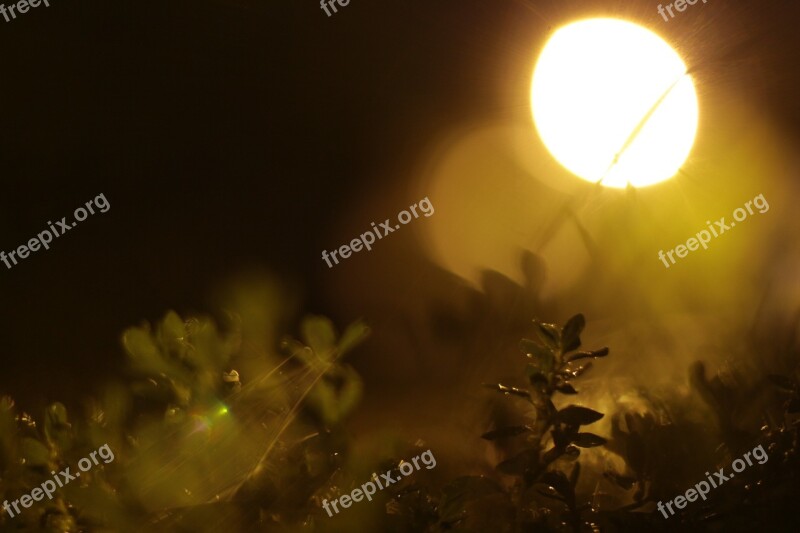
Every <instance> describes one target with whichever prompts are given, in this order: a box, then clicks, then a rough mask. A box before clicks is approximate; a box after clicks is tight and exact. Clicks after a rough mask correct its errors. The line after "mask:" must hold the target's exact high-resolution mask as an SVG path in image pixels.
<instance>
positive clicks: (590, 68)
mask: <svg viewBox="0 0 800 533" xmlns="http://www.w3.org/2000/svg"><path fill="white" fill-rule="evenodd" d="M531 105H532V109H533V118H534V122H535V124H536V129H537V130H538V132H539V136H540V137H541V139H542V142H543V143H544V145H545V146H546V147H547V149H548V150H549V151H550V153H551V154H552V155H553V157H555V159H556V160H557V161H558V162H559V163H561V165H563V166H564V167H566V168H567V169H568V170H569V171H571V172H572V173H574V174H576V175H577V176H579V177H581V178H583V179H585V180H587V181H590V182H593V183H596V182H601V183H602V184H603V185H607V186H609V187H620V188H621V187H626V186H627V185H628V184H630V185H633V186H635V187H642V186H645V185H651V184H653V183H657V182H659V181H663V180H665V179H668V178H670V177H672V176H673V175H675V173H676V172H677V171H678V169H679V168H680V167H681V165H682V164H683V163H684V161H685V160H686V158H687V157H688V155H689V152H690V151H691V149H692V145H693V144H694V138H695V134H696V132H697V115H698V113H697V95H696V93H695V88H694V84H693V82H692V78H691V77H690V76H689V75H688V74H687V73H686V65H685V64H684V63H683V61H682V60H681V58H680V57H679V56H678V54H677V53H676V52H675V51H674V50H673V49H672V48H671V47H670V45H669V44H667V43H666V42H665V41H664V40H663V39H661V38H660V37H659V36H658V35H656V34H655V33H653V32H651V31H649V30H647V29H645V28H642V27H641V26H637V25H636V24H632V23H630V22H625V21H622V20H616V19H589V20H583V21H579V22H575V23H572V24H569V25H567V26H564V27H563V28H561V29H559V30H558V31H556V32H555V33H554V34H553V36H552V37H551V38H550V41H549V42H548V43H547V45H546V46H545V47H544V50H543V51H542V53H541V55H540V56H539V60H538V61H537V63H536V68H535V69H534V72H533V84H532V86H531Z"/></svg>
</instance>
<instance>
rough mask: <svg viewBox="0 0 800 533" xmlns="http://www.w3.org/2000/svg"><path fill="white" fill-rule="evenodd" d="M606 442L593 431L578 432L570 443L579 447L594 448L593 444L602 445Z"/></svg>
mask: <svg viewBox="0 0 800 533" xmlns="http://www.w3.org/2000/svg"><path fill="white" fill-rule="evenodd" d="M606 442H608V441H607V440H606V439H604V438H603V437H601V436H600V435H595V434H594V433H578V435H577V437H576V438H575V439H573V441H572V443H573V444H574V445H575V446H580V447H581V448H594V447H595V446H602V445H603V444H605V443H606Z"/></svg>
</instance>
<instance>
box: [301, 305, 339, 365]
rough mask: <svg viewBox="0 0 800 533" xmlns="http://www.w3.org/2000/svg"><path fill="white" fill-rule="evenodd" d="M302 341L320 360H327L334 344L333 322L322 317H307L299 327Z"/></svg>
mask: <svg viewBox="0 0 800 533" xmlns="http://www.w3.org/2000/svg"><path fill="white" fill-rule="evenodd" d="M301 330H302V334H303V341H304V342H305V343H306V344H307V345H308V346H310V347H311V349H312V350H314V353H316V354H317V355H318V356H319V357H320V358H322V359H324V360H326V361H327V360H328V359H329V358H330V355H331V353H332V351H333V349H334V347H335V344H336V330H335V329H334V328H333V322H331V321H330V320H329V319H327V318H325V317H323V316H316V315H312V316H308V317H306V318H305V319H304V320H303V323H302V325H301Z"/></svg>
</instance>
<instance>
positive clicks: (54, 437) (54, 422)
mask: <svg viewBox="0 0 800 533" xmlns="http://www.w3.org/2000/svg"><path fill="white" fill-rule="evenodd" d="M69 430H70V423H69V420H68V419H67V408H66V407H64V404H61V403H58V402H56V403H54V404H51V405H50V406H49V407H48V408H47V410H46V411H45V418H44V435H45V438H46V439H47V442H49V443H50V444H51V445H55V446H57V447H58V448H59V449H61V450H64V449H65V448H67V447H68V446H69V444H70V431H69Z"/></svg>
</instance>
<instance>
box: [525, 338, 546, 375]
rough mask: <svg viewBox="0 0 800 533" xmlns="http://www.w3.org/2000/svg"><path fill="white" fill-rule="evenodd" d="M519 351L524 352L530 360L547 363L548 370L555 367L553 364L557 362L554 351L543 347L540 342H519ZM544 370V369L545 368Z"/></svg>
mask: <svg viewBox="0 0 800 533" xmlns="http://www.w3.org/2000/svg"><path fill="white" fill-rule="evenodd" d="M519 349H520V350H522V352H523V353H525V354H526V355H527V356H528V357H529V358H531V359H533V360H534V361H537V362H539V361H541V362H547V365H545V366H547V369H550V368H552V367H553V363H554V361H555V354H554V353H553V350H551V349H550V348H548V347H546V346H542V345H541V344H539V343H538V342H534V341H532V340H530V339H522V340H521V341H519ZM540 366H542V365H540ZM543 370H544V368H543Z"/></svg>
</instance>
